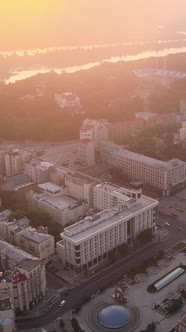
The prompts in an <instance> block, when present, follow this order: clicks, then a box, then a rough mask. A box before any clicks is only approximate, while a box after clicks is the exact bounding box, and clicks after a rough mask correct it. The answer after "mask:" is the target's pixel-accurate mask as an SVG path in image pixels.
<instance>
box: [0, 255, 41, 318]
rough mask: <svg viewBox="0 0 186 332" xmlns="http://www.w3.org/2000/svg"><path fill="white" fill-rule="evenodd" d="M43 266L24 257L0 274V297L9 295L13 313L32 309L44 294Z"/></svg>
mask: <svg viewBox="0 0 186 332" xmlns="http://www.w3.org/2000/svg"><path fill="white" fill-rule="evenodd" d="M45 292H46V274H45V266H44V265H42V264H40V263H39V262H36V261H32V260H30V259H25V260H23V261H22V262H21V263H19V264H18V265H17V266H16V267H15V269H14V271H10V270H8V271H5V272H4V273H2V274H1V276H0V298H2V297H10V299H11V302H12V304H13V308H14V310H15V313H20V312H23V311H28V310H30V309H32V308H33V307H34V306H35V305H36V304H37V303H38V302H39V301H40V300H41V299H42V298H43V296H44V295H45Z"/></svg>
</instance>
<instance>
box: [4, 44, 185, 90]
mask: <svg viewBox="0 0 186 332" xmlns="http://www.w3.org/2000/svg"><path fill="white" fill-rule="evenodd" d="M159 42H161V41H159ZM167 42H168V41H167ZM146 43H147V42H146ZM82 47H85V48H87V47H89V48H91V47H92V48H93V47H97V45H95V46H82ZM99 47H106V45H99ZM55 49H57V48H54V49H53V50H55ZM60 49H62V48H60ZM71 49H72V48H71ZM48 50H49V49H48ZM51 50H52V49H51ZM34 51H35V52H36V50H30V51H26V52H27V53H28V52H30V54H32V55H34V53H33V52H34ZM37 51H38V50H37ZM40 51H41V52H46V49H43V50H40ZM17 52H25V51H17ZM185 52H186V47H171V48H170V47H169V48H164V49H161V50H158V51H157V49H156V50H151V51H144V52H141V53H138V54H136V55H125V56H115V57H111V58H105V59H103V60H102V61H99V62H90V63H85V64H83V65H78V66H69V67H62V68H59V67H51V68H49V67H47V68H46V67H39V68H37V69H36V68H35V69H28V70H21V69H19V70H17V71H16V70H15V71H12V72H11V76H10V77H9V78H8V79H5V80H4V82H5V83H6V84H8V83H15V82H16V81H19V80H23V79H26V78H29V77H32V76H35V75H37V74H40V73H43V74H44V73H48V72H50V71H51V70H53V71H55V72H56V73H57V74H61V73H62V72H66V73H74V72H77V71H80V70H87V69H91V68H93V67H96V66H99V65H101V64H102V63H104V62H112V63H116V62H119V61H123V62H129V61H135V60H141V59H147V58H150V57H157V56H158V57H164V56H168V55H169V54H178V53H185ZM0 53H1V54H2V52H0ZM4 53H5V52H4ZM19 55H20V56H21V55H23V53H20V54H19Z"/></svg>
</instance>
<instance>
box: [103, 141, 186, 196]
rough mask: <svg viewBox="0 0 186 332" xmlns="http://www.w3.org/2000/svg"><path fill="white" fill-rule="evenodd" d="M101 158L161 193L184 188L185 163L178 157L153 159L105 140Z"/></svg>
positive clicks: (131, 177)
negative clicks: (166, 159) (165, 159)
mask: <svg viewBox="0 0 186 332" xmlns="http://www.w3.org/2000/svg"><path fill="white" fill-rule="evenodd" d="M101 153H102V158H103V160H104V161H106V162H107V163H108V164H110V165H112V166H115V167H117V168H119V169H121V170H122V171H123V173H124V174H126V175H127V176H128V177H129V179H131V180H139V181H143V182H144V183H146V184H147V185H149V186H150V187H152V188H155V189H156V190H158V191H160V192H161V193H162V194H163V195H170V193H172V192H174V191H176V190H179V189H182V188H184V185H185V181H186V163H185V162H184V161H181V160H179V159H172V160H169V161H167V162H165V161H161V160H157V159H153V158H150V157H146V156H143V155H140V154H138V153H135V152H131V151H128V150H125V149H123V148H122V147H121V146H119V145H116V144H112V143H109V142H106V143H104V144H103V145H102V151H101Z"/></svg>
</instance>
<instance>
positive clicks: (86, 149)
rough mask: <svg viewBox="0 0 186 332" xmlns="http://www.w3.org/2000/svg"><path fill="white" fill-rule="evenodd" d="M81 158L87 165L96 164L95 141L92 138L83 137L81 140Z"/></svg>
mask: <svg viewBox="0 0 186 332" xmlns="http://www.w3.org/2000/svg"><path fill="white" fill-rule="evenodd" d="M79 159H80V161H81V162H82V163H83V164H84V165H87V166H92V165H94V164H95V160H96V158H95V143H94V142H93V141H91V140H90V139H82V140H80V142H79Z"/></svg>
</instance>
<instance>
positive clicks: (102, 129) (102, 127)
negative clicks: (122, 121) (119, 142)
mask: <svg viewBox="0 0 186 332" xmlns="http://www.w3.org/2000/svg"><path fill="white" fill-rule="evenodd" d="M108 128H109V123H108V120H105V119H100V120H92V119H86V120H84V121H83V124H82V126H81V128H80V140H84V139H89V140H91V141H93V142H94V143H95V147H96V148H99V147H100V146H101V145H102V143H103V142H104V141H107V140H108Z"/></svg>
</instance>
